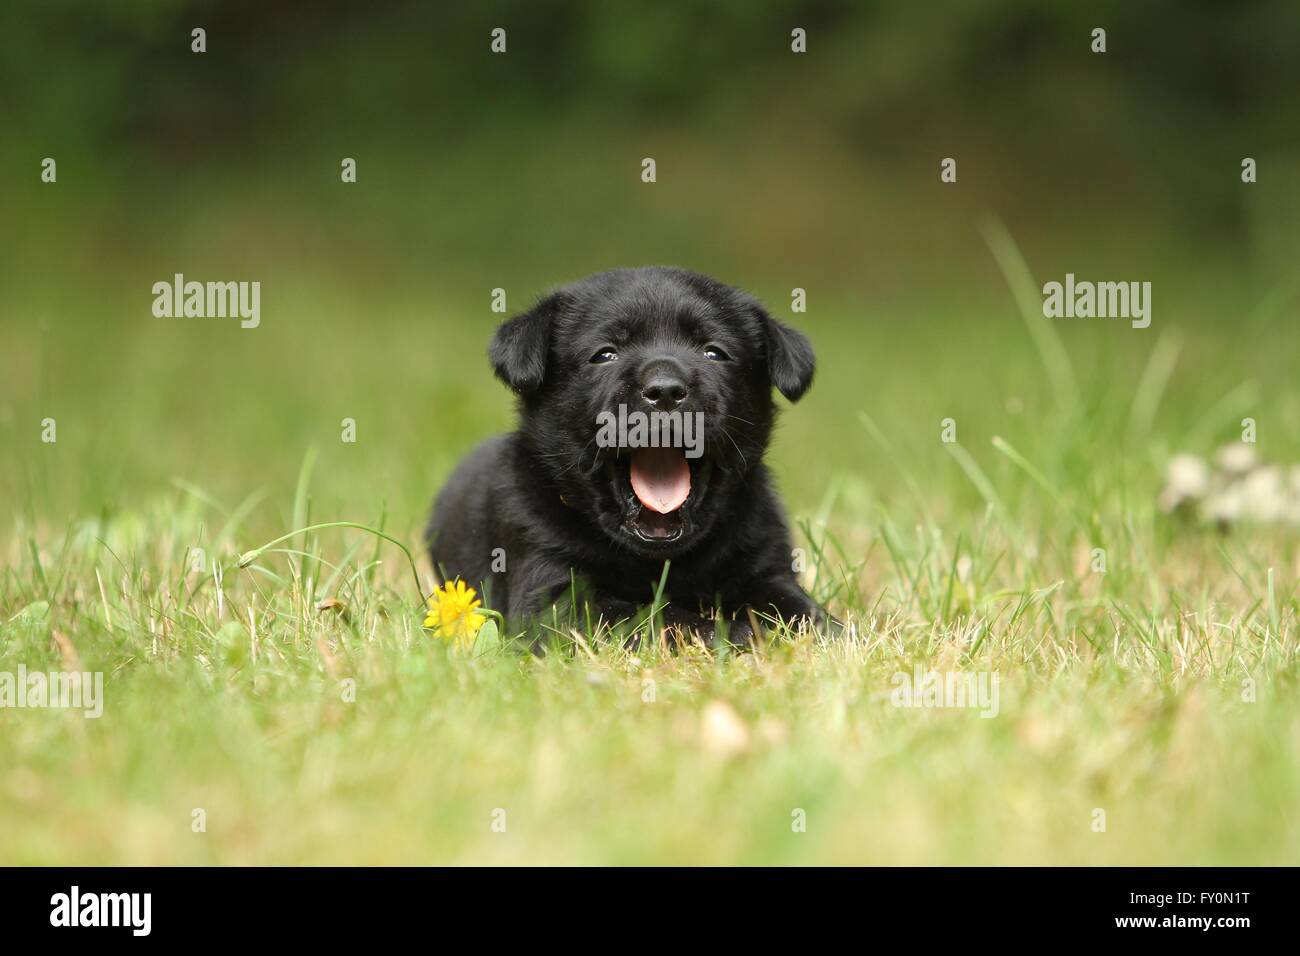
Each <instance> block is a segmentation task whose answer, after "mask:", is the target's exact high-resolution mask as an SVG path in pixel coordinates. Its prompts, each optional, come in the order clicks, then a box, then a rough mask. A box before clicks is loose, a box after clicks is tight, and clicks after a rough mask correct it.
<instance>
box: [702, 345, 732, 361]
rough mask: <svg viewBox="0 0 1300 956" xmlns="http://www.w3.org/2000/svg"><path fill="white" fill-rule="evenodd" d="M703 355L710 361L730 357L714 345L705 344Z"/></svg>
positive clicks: (723, 359) (725, 359) (724, 359)
mask: <svg viewBox="0 0 1300 956" xmlns="http://www.w3.org/2000/svg"><path fill="white" fill-rule="evenodd" d="M704 357H705V358H706V359H708V360H709V361H710V362H725V361H727V360H728V359H730V358H731V356H730V355H728V354H727V353H726V352H724V351H722V349H720V348H718V347H717V346H716V345H706V346H705V347H704Z"/></svg>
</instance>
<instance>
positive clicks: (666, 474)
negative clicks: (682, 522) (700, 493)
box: [632, 448, 691, 515]
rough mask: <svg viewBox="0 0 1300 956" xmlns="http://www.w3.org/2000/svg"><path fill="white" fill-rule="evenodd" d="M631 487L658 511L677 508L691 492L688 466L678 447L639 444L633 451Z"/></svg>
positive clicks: (648, 504)
mask: <svg viewBox="0 0 1300 956" xmlns="http://www.w3.org/2000/svg"><path fill="white" fill-rule="evenodd" d="M632 490H633V491H635V492H636V496H637V497H638V498H639V499H641V504H643V505H645V506H646V507H647V508H650V509H652V510H654V511H657V512H659V513H660V514H661V515H666V514H668V512H670V511H676V510H677V509H678V508H680V507H681V506H682V502H683V501H685V500H686V496H687V495H689V494H690V493H691V467H690V465H688V464H686V456H685V455H684V454H683V453H682V450H681V449H680V448H640V449H637V450H636V451H635V452H633V453H632Z"/></svg>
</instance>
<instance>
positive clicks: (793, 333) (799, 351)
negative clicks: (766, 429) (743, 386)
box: [758, 308, 817, 402]
mask: <svg viewBox="0 0 1300 956" xmlns="http://www.w3.org/2000/svg"><path fill="white" fill-rule="evenodd" d="M758 313H759V316H760V317H761V318H762V320H763V325H764V328H765V330H766V338H767V372H768V375H769V376H771V379H772V384H773V385H775V386H776V388H777V390H778V391H779V392H780V393H781V394H782V395H784V396H785V397H786V398H788V399H789V400H790V401H792V402H797V401H799V399H800V398H801V397H802V396H803V393H804V392H806V391H808V387H809V386H810V385H812V380H813V372H814V370H815V369H816V366H817V359H816V358H815V357H814V356H813V348H812V343H811V342H809V341H808V337H807V336H806V335H804V334H803V333H802V332H800V331H798V330H797V329H792V328H790V326H788V325H785V324H784V323H782V322H778V321H777V320H776V319H774V318H772V316H770V315H768V314H767V310H766V309H763V308H760V309H759V310H758Z"/></svg>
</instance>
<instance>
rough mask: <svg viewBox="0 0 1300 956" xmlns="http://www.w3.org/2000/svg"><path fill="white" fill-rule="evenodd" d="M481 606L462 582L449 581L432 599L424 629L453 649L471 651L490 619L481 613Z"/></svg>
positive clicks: (457, 580) (436, 590)
mask: <svg viewBox="0 0 1300 956" xmlns="http://www.w3.org/2000/svg"><path fill="white" fill-rule="evenodd" d="M482 604H483V602H482V601H480V600H479V599H478V592H476V591H475V590H474V589H473V588H471V587H466V586H465V582H464V581H462V580H460V579H459V578H457V579H456V580H455V581H448V582H447V583H446V584H444V585H443V586H442V587H441V588H437V589H435V590H434V592H433V593H432V594H430V595H429V613H428V614H427V615H426V616H425V618H424V626H425V627H427V628H428V629H429V630H430V631H432V632H433V636H434V637H441V638H445V639H446V640H449V641H451V642H452V645H453V646H454V647H456V648H458V649H462V650H468V649H469V648H471V647H473V646H474V638H476V637H478V632H479V628H481V627H482V626H483V622H484V621H486V620H487V615H486V614H481V613H479V611H478V608H479V607H480V606H482Z"/></svg>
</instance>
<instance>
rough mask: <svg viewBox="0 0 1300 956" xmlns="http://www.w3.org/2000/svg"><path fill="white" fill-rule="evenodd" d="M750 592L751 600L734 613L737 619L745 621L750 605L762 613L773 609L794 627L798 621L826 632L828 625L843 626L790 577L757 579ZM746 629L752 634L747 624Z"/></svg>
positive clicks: (743, 603) (771, 611) (829, 630)
mask: <svg viewBox="0 0 1300 956" xmlns="http://www.w3.org/2000/svg"><path fill="white" fill-rule="evenodd" d="M753 595H754V596H753V598H752V599H751V600H747V601H743V602H741V603H740V607H739V609H738V610H737V612H736V619H737V621H739V620H745V621H746V622H748V618H749V615H748V613H747V612H748V610H749V609H750V608H752V609H753V610H754V611H756V612H759V613H762V614H772V613H773V612H775V614H776V616H777V617H779V618H781V619H782V620H783V621H785V622H786V623H788V624H789V625H790V626H791V627H794V628H798V627H799V626H800V625H801V624H802V625H804V626H807V627H815V628H818V629H819V630H821V631H823V632H824V633H827V634H829V633H830V632H831V629H832V628H835V627H840V628H842V627H843V625H842V624H840V623H839V622H838V621H836V620H835V619H834V618H833V617H831V616H830V614H829V613H827V611H826V609H825V608H823V607H822V606H821V605H819V604H818V603H817V602H816V601H814V600H813V599H812V598H810V597H809V596H808V594H807V593H806V592H805V591H804V589H803V588H801V587H799V584H798V583H797V582H796V581H794V580H791V579H790V578H787V577H778V578H769V579H767V580H764V581H761V582H759V583H758V584H757V585H755V587H754V588H753ZM746 628H747V629H748V630H749V635H748V636H750V637H752V628H748V624H747V625H746Z"/></svg>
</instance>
